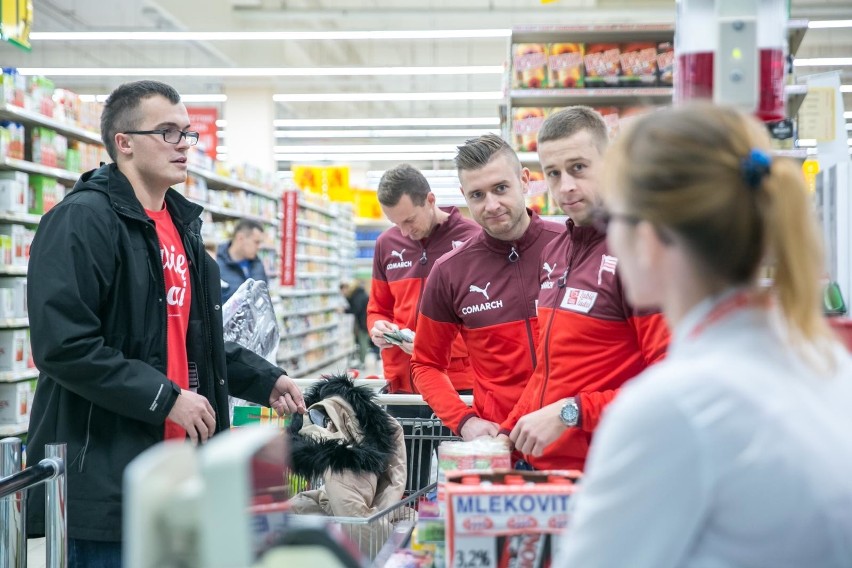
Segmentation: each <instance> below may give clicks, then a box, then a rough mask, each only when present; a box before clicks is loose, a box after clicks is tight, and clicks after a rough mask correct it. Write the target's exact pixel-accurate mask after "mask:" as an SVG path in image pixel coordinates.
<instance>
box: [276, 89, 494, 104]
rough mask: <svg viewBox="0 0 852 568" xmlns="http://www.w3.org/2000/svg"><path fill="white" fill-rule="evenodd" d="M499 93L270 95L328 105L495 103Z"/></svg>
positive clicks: (283, 99) (280, 100)
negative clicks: (361, 103)
mask: <svg viewBox="0 0 852 568" xmlns="http://www.w3.org/2000/svg"><path fill="white" fill-rule="evenodd" d="M501 99H503V93H502V92H501V91H473V92H462V91H451V92H441V93H298V94H290V93H279V94H275V95H272V100H273V101H275V102H277V103H319V102H324V103H329V102H373V101H496V100H501Z"/></svg>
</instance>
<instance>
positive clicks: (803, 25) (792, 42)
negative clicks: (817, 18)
mask: <svg viewBox="0 0 852 568" xmlns="http://www.w3.org/2000/svg"><path fill="white" fill-rule="evenodd" d="M807 31H808V21H807V20H789V21H788V22H787V45H788V46H789V51H790V55H792V56H794V57H795V55H796V52H797V51H799V46H800V45H802V40H803V39H804V37H805V32H807Z"/></svg>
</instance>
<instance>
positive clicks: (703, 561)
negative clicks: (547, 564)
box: [554, 293, 852, 568]
mask: <svg viewBox="0 0 852 568" xmlns="http://www.w3.org/2000/svg"><path fill="white" fill-rule="evenodd" d="M730 298H731V293H728V294H727V295H726V296H725V300H727V301H730ZM725 300H723V301H725ZM719 305H720V304H719V301H714V300H707V301H705V302H703V303H702V304H701V305H699V306H697V307H696V308H694V309H693V310H692V311H691V312H690V313H689V314H688V315H687V316H686V317H685V318H684V320H683V321H682V323H681V324H680V325H679V326H678V328H677V329H676V330H675V333H674V336H673V338H672V343H671V346H670V348H669V354H668V356H667V358H666V359H665V360H664V361H662V362H661V363H658V364H657V365H655V366H653V367H651V368H650V369H648V370H647V371H645V372H644V373H642V374H641V375H640V376H639V377H637V378H636V379H634V380H633V381H632V382H631V383H629V384H628V385H627V386H626V387H625V388H623V389H622V391H621V393H620V394H619V396H618V397H617V398H616V400H615V401H614V402H613V403H612V404H611V405H610V407H609V408H608V409H607V411H606V412H605V414H604V418H603V421H602V423H601V425H600V427H599V428H598V430H597V432H596V433H595V439H594V443H593V445H592V449H591V452H590V454H589V460H588V463H587V469H586V473H587V476H586V478H585V480H584V481H583V484H582V486H581V490H580V492H579V494H578V496H577V498H576V501H575V509H574V514H573V516H572V518H571V521H570V523H569V527H568V530H567V532H566V534H565V536H564V537H562V540H561V542H559V544H560V547H559V551H560V554H558V556H557V559H556V562H555V563H554V566H555V567H556V566H559V567H562V566H568V567H582V568H603V567H613V568H669V567H689V568H723V567H731V568H733V567H737V568H749V567H767V568H769V567H771V568H784V567H790V568H794V567H795V568H804V567H808V568H810V567H813V568H816V567H819V568H834V567H841V566H843V567H850V566H852V359H850V357H849V355H848V354H847V353H846V352H845V351H843V350H842V348H841V347H840V346H838V347H837V353H838V361H839V365H838V367H837V368H836V370H835V372H834V375H833V376H828V375H826V374H819V373H818V372H816V371H814V369H813V368H812V367H809V366H807V365H806V364H805V363H804V362H803V360H802V358H801V357H799V356H798V355H797V354H796V353H795V352H794V351H793V350H791V349H790V348H789V347H788V345H787V344H785V342H784V341H783V340H782V338H781V333H780V331H779V330H780V329H781V326H780V325H778V318H777V314H776V312H774V311H772V310H766V309H761V308H760V307H757V306H754V305H752V306H745V307H741V308H739V309H735V310H733V311H730V312H728V313H725V315H723V316H722V317H721V318H719V319H717V320H713V319H712V318H711V319H709V320H708V314H710V313H711V311H712V312H714V313H715V312H717V311H718V308H719ZM702 322H704V323H706V325H705V326H702ZM696 328H698V329H700V330H701V331H700V333H698V334H697V335H696V334H695V333H693V330H696Z"/></svg>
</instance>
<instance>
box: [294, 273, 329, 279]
mask: <svg viewBox="0 0 852 568" xmlns="http://www.w3.org/2000/svg"><path fill="white" fill-rule="evenodd" d="M336 276H340V275H339V274H338V273H337V272H297V273H296V278H334V277H336Z"/></svg>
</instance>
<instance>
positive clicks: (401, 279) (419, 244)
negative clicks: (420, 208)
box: [367, 207, 482, 393]
mask: <svg viewBox="0 0 852 568" xmlns="http://www.w3.org/2000/svg"><path fill="white" fill-rule="evenodd" d="M442 210H443V211H446V212H447V213H449V214H450V216H449V218H448V219H447V220H446V221H444V222H443V223H441V224H440V225H438V226H437V227H435V229H434V230H433V231H432V234H431V235H429V236H428V237H427V238H425V239H422V240H420V241H413V240H411V239H409V238H407V237H404V236H402V233H401V232H400V230H399V228H398V227H391V228H390V229H388V230H387V231H385V232H384V233H382V234H381V235H380V236H379V238H378V240H377V241H376V248H375V253H374V256H373V280H372V283H371V285H370V301H369V302H368V304H367V328H368V329H371V328H372V327H373V325H374V324H375V323H376V321H377V320H387V321H389V322H392V323H395V324H397V325H398V326H399V327H400V328H408V329H410V330H412V331H414V332H415V333H416V335H417V338H419V335H420V333H419V331H420V330H419V329H418V325H419V324H418V321H417V319H418V318H417V313H418V311H419V308H420V297H421V295H422V291H423V284H424V282H425V281H426V277H427V276H428V275H429V272H430V271H431V270H432V267H433V266H434V264H435V261H436V260H438V258H439V257H440V256H441V255H443V254H445V253H447V252H449V251H451V250H453V249H454V248H457V247H459V246H461V244H462V243H463V242H465V241H467V240H469V239H471V238H472V237H474V236H475V235H477V234H479V233H480V232H481V231H482V229H481V228H480V226H479V225H478V224H477V223H476V222H474V221H471V220H470V219H466V218H464V217H462V215H461V213H459V210H458V209H457V208H455V207H450V208H442ZM417 338H416V339H415V341H419V339H417ZM452 357H453V361H452V363H451V365H450V369H451V371H450V374H451V378H452V382H453V387H454V388H455V389H456V390H464V389H470V388H471V384H472V383H473V377H472V375H471V370H470V364H469V362H468V360H467V348H466V347H465V346H464V343H463V342H462V341H461V339H459V340H458V341H457V342H456V343H454V344H453V354H452ZM382 363H383V367H384V374H385V379H386V380H387V381H388V385H389V392H391V393H413V392H417V391H416V390H415V389H414V385H413V382H412V380H411V356H410V355H409V354H408V353H406V352H405V351H403V350H402V349H399V348H398V347H391V348H389V349H382Z"/></svg>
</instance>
